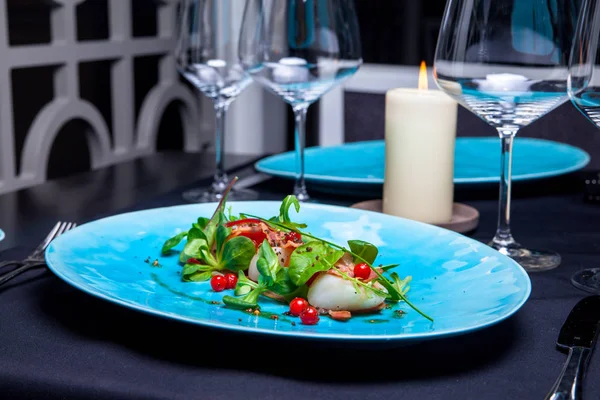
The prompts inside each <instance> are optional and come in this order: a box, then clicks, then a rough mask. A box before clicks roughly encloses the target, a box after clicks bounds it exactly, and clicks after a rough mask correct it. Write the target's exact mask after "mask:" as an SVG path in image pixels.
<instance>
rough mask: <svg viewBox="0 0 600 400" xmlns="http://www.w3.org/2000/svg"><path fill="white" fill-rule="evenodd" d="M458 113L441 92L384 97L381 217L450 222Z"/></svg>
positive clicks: (393, 93)
mask: <svg viewBox="0 0 600 400" xmlns="http://www.w3.org/2000/svg"><path fill="white" fill-rule="evenodd" d="M456 113H457V103H456V101H455V100H453V99H452V98H451V97H450V96H448V95H446V94H445V93H444V92H442V91H434V90H427V89H393V90H390V91H388V92H387V94H386V105H385V178H384V186H383V212H384V213H386V214H390V215H395V216H400V217H404V218H409V219H412V220H417V221H421V222H426V223H430V224H439V223H447V222H449V221H450V220H451V219H452V207H453V203H454V147H455V142H456Z"/></svg>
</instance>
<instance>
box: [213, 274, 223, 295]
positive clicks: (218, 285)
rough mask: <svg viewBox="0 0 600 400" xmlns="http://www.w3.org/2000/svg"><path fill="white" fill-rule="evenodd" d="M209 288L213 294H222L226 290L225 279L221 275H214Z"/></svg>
mask: <svg viewBox="0 0 600 400" xmlns="http://www.w3.org/2000/svg"><path fill="white" fill-rule="evenodd" d="M210 286H211V287H212V289H213V290H214V291H215V292H222V291H223V290H225V289H226V288H227V279H225V277H224V276H223V275H214V276H213V277H212V278H211V280H210Z"/></svg>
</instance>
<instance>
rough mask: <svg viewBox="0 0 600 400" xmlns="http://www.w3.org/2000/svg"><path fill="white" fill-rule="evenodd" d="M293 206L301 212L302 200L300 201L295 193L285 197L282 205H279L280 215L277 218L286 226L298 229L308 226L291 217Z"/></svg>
mask: <svg viewBox="0 0 600 400" xmlns="http://www.w3.org/2000/svg"><path fill="white" fill-rule="evenodd" d="M292 206H293V207H294V209H295V210H296V212H297V213H298V212H300V202H299V201H298V198H296V196H294V195H289V196H286V197H285V199H283V201H282V202H281V207H279V217H278V218H277V220H278V221H279V222H281V223H283V224H284V225H286V226H290V227H293V228H296V229H297V228H306V227H307V225H306V224H299V223H296V222H292V219H291V218H290V208H291V207H292Z"/></svg>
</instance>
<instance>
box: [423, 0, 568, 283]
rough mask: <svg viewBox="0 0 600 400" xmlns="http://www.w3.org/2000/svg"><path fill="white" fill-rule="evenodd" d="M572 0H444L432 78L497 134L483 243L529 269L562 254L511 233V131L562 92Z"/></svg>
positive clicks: (560, 99)
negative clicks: (489, 222) (491, 208)
mask: <svg viewBox="0 0 600 400" xmlns="http://www.w3.org/2000/svg"><path fill="white" fill-rule="evenodd" d="M578 11H579V9H578V7H576V6H575V5H574V2H572V1H568V0H557V1H555V2H526V1H522V0H496V1H493V2H490V1H486V0H449V1H448V3H447V5H446V10H445V14H444V18H443V21H442V27H441V30H440V35H439V38H438V43H437V48H436V53H435V61H434V79H435V81H436V82H437V84H438V86H439V87H440V89H441V90H443V91H445V92H446V93H447V94H448V95H450V96H452V97H453V98H454V99H456V100H457V101H458V102H459V103H460V104H461V105H463V106H464V107H465V108H466V109H468V110H469V111H471V112H472V113H473V114H475V115H477V116H478V117H480V118H481V119H482V120H484V121H485V122H486V123H487V124H488V125H490V126H492V127H493V128H495V129H496V131H497V134H498V136H499V137H500V144H501V146H500V150H501V165H500V199H499V213H498V229H497V231H496V235H495V236H494V238H493V239H492V240H491V242H490V243H489V244H490V246H492V247H493V248H495V249H496V250H498V251H499V252H501V253H503V254H506V255H508V256H510V257H512V258H513V259H514V260H515V261H517V262H518V263H519V264H520V265H521V266H522V267H523V268H525V269H526V270H527V271H531V272H533V271H543V270H548V269H552V268H556V267H557V266H558V265H559V264H560V261H561V257H560V255H558V254H556V253H554V252H550V251H540V250H531V249H528V248H526V247H524V246H522V245H521V244H520V243H519V242H517V241H516V240H515V239H514V238H513V235H512V232H511V228H510V217H511V208H510V203H511V190H512V187H511V175H512V148H513V140H514V137H515V136H516V134H517V132H518V131H519V130H520V129H521V128H523V127H525V126H527V125H529V124H531V123H532V122H534V121H536V120H537V119H539V118H540V117H542V116H544V115H545V114H547V113H549V112H550V111H552V110H553V109H555V108H556V107H558V106H559V105H561V104H563V103H564V102H566V101H567V100H568V95H567V80H568V76H569V73H568V72H569V71H568V59H569V54H570V49H571V44H572V38H573V35H574V30H575V24H576V21H577V15H578Z"/></svg>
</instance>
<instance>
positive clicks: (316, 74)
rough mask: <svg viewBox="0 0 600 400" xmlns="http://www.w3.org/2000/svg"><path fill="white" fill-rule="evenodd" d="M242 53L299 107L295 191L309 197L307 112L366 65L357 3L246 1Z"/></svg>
mask: <svg viewBox="0 0 600 400" xmlns="http://www.w3.org/2000/svg"><path fill="white" fill-rule="evenodd" d="M239 57H240V61H241V64H242V65H243V67H244V69H245V71H246V72H248V74H249V75H250V76H251V77H252V78H253V79H254V80H255V81H256V82H258V83H259V84H261V85H262V86H263V87H264V88H266V89H267V90H269V91H270V92H272V93H274V94H276V95H277V96H279V97H281V98H282V99H283V100H284V101H285V102H287V103H288V104H290V105H291V107H292V109H293V111H294V116H295V123H296V129H295V135H294V138H295V150H296V161H297V166H296V183H295V186H294V194H295V195H296V197H297V198H298V199H299V200H300V201H308V200H309V195H308V192H307V190H306V185H305V183H304V147H305V135H306V133H305V125H306V112H307V109H308V107H309V106H310V105H311V104H312V103H314V102H315V101H317V100H319V99H320V98H321V97H322V96H323V95H324V94H325V93H327V92H328V91H330V90H331V89H332V88H334V87H335V86H337V85H339V84H341V83H342V82H343V81H344V80H346V79H347V78H349V77H350V76H352V75H353V74H354V73H355V72H356V71H357V70H358V69H359V67H360V65H361V64H362V57H361V47H360V32H359V29H358V21H357V17H356V12H355V10H354V4H353V2H351V1H346V0H319V1H316V0H306V1H280V0H247V2H246V8H245V10H244V22H243V24H242V32H241V36H240V47H239Z"/></svg>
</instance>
